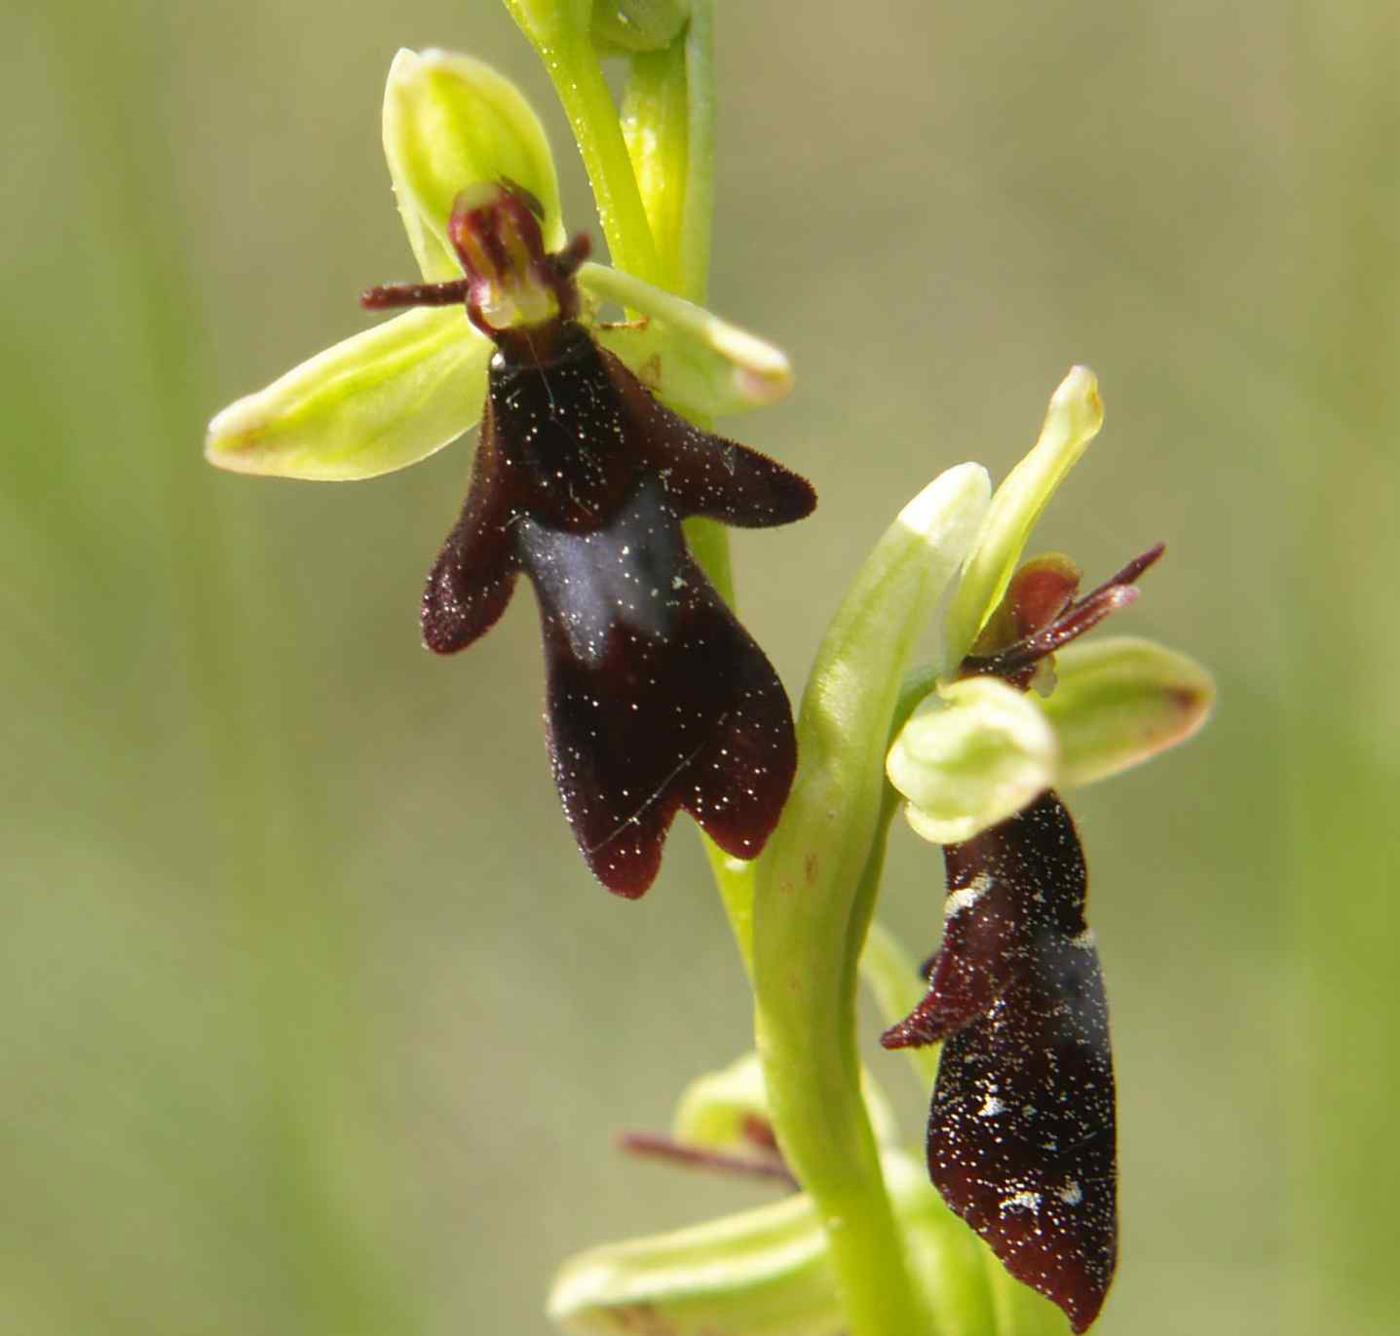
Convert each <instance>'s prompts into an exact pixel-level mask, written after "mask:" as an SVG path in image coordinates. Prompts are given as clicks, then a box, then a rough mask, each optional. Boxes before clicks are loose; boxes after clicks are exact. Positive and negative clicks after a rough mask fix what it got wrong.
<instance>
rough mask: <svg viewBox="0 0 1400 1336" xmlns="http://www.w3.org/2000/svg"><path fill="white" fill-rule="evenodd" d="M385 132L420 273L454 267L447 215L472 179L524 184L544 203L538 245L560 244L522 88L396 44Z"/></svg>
mask: <svg viewBox="0 0 1400 1336" xmlns="http://www.w3.org/2000/svg"><path fill="white" fill-rule="evenodd" d="M383 132H384V156H385V158H387V159H388V163H389V175H390V176H391V177H392V179H393V182H394V196H395V199H396V200H397V202H398V206H399V214H400V216H401V217H402V218H403V225H404V230H405V231H406V232H407V233H408V240H409V244H410V245H411V246H412V247H413V253H414V255H415V256H416V257H417V260H418V266H419V268H420V269H421V270H422V272H423V276H424V277H425V278H427V279H429V280H431V281H434V282H437V281H440V280H443V279H451V278H459V277H461V273H462V268H461V265H460V264H459V263H458V261H457V257H456V255H455V254H454V253H453V251H452V248H451V246H450V245H449V244H448V240H447V222H448V219H449V217H450V216H451V213H452V204H453V201H454V200H455V199H456V197H457V195H458V193H459V192H460V191H461V190H463V189H465V188H466V187H467V186H470V185H474V184H477V183H478V182H483V181H490V182H495V181H500V180H503V179H504V180H510V181H513V182H515V184H517V185H520V186H524V187H525V189H526V190H528V191H529V192H530V193H531V194H532V195H534V197H535V198H536V199H537V200H538V201H539V203H540V204H541V206H542V207H543V209H544V219H543V222H542V230H543V233H544V241H545V245H546V247H548V248H549V249H550V250H557V249H558V248H559V247H560V246H562V245H563V244H564V239H565V238H564V222H563V219H562V217H561V216H560V212H559V181H558V177H557V175H556V173H555V170H554V158H553V155H552V154H551V153H550V150H549V141H548V140H547V139H546V138H545V133H544V127H543V126H542V125H541V124H540V120H539V117H538V116H536V115H535V112H534V108H532V107H531V106H530V103H529V102H528V101H527V100H526V98H525V95H524V94H523V93H521V91H520V90H519V89H518V88H517V87H516V86H515V85H514V84H513V83H511V81H510V80H509V79H507V78H505V76H504V75H502V74H499V73H498V72H497V71H496V70H494V69H492V68H491V66H489V65H487V64H485V63H484V62H483V61H480V60H476V59H474V58H473V57H471V56H463V55H457V54H455V53H453V52H449V51H424V52H422V53H419V52H416V51H409V50H402V51H400V52H399V53H398V54H397V55H396V56H395V57H394V60H393V63H392V64H391V65H390V66H389V78H388V81H387V82H386V84H385V87H384V119H383Z"/></svg>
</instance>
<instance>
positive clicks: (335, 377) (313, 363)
mask: <svg viewBox="0 0 1400 1336" xmlns="http://www.w3.org/2000/svg"><path fill="white" fill-rule="evenodd" d="M492 351H493V349H492V346H491V344H490V343H489V342H488V341H487V340H486V339H485V338H483V337H482V336H481V335H480V334H478V333H477V332H476V330H475V329H473V328H472V326H471V324H470V323H469V322H468V320H467V318H466V316H465V315H464V314H463V312H462V311H461V310H460V309H457V308H452V309H448V310H422V311H408V312H406V313H405V314H403V315H400V316H396V317H395V318H394V319H392V320H387V321H385V322H384V323H383V324H380V325H376V326H374V328H372V329H367V330H365V331H364V332H363V333H361V334H356V335H354V336H353V337H351V338H348V339H345V340H344V341H343V342H341V343H337V344H336V345H335V346H334V347H331V348H327V349H326V350H325V351H324V352H322V353H318V354H317V355H316V356H315V357H313V358H311V360H310V361H307V362H303V363H302V364H301V365H300V366H298V367H295V368H293V369H292V370H291V371H289V372H287V374H286V375H284V376H282V377H280V378H279V379H278V380H275V381H273V382H272V384H271V385H269V386H267V387H266V388H265V389H262V390H259V391H257V392H256V393H255V394H250V395H247V396H246V397H245V398H242V399H239V400H237V401H236V402H234V403H232V404H230V405H229V406H228V407H227V408H225V409H224V410H223V411H222V412H221V413H219V414H218V416H217V417H215V418H214V420H213V421H212V422H211V423H210V424H209V431H208V435H207V436H206V438H205V446H204V451H205V455H206V457H207V458H208V459H209V461H210V463H213V464H217V465H218V466H219V467H220V468H224V469H231V470H233V471H234V472H236V473H257V474H267V475H271V476H274V477H281V478H303V479H310V480H313V481H318V482H348V481H352V480H354V479H359V478H374V477H378V476H379V475H380V474H382V473H392V472H393V471H394V470H395V469H401V468H404V467H406V466H407V465H409V464H413V463H416V462H417V461H418V460H420V459H423V458H425V457H426V456H428V455H430V454H432V453H433V452H434V451H435V450H439V449H441V448H442V447H443V446H444V445H447V444H448V442H450V441H452V440H454V439H455V438H456V437H458V436H460V435H461V434H462V433H463V432H465V431H467V430H468V429H469V428H471V427H473V426H475V424H476V422H477V421H478V419H479V418H480V417H481V411H482V405H483V404H484V402H485V398H486V368H487V364H488V363H489V361H490V360H491V354H492Z"/></svg>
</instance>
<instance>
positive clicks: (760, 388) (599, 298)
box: [578, 263, 793, 417]
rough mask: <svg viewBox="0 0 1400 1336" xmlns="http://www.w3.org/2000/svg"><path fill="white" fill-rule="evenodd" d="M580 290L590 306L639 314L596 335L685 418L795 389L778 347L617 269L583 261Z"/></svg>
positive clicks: (758, 403) (717, 413)
mask: <svg viewBox="0 0 1400 1336" xmlns="http://www.w3.org/2000/svg"><path fill="white" fill-rule="evenodd" d="M578 281H579V286H580V288H582V289H583V292H584V294H585V295H586V296H587V297H588V298H590V299H591V300H592V301H593V302H594V303H595V304H601V303H610V304H612V305H616V306H621V307H624V308H626V309H627V310H630V311H633V312H636V313H637V314H639V315H640V316H641V319H639V320H634V321H631V322H628V323H626V324H599V325H597V326H595V327H594V330H593V334H594V337H595V338H596V339H597V340H598V342H599V343H601V344H602V345H603V347H605V348H606V349H607V350H608V351H609V352H611V353H612V354H614V355H615V356H616V357H617V358H618V359H619V360H620V361H621V362H622V363H623V364H624V365H625V366H626V367H627V368H628V370H630V371H631V372H632V373H633V375H635V376H636V377H637V378H638V379H639V380H640V381H641V382H642V384H643V385H645V386H646V387H647V388H648V389H649V390H650V391H651V392H652V393H653V394H654V395H656V397H657V398H658V399H660V400H662V402H664V403H666V404H668V405H669V406H670V407H672V408H674V409H676V411H677V412H680V413H683V414H686V415H687V416H700V417H721V416H723V415H725V414H727V413H739V412H743V411H744V410H746V409H750V408H761V407H763V406H765V405H767V404H772V403H776V402H777V401H778V400H780V399H782V398H783V397H784V396H786V395H787V393H788V392H789V391H790V390H791V389H792V383H793V376H792V364H791V363H790V362H789V361H788V359H787V356H786V354H784V353H783V351H782V350H781V349H780V348H776V347H774V345H773V344H771V343H768V342H767V341H766V340H764V339H761V338H759V337H758V336H757V335H755V334H750V333H749V332H748V331H747V330H744V329H740V328H739V327H738V326H737V325H731V324H730V323H729V322H728V321H727V320H722V319H720V317H719V316H717V315H715V314H713V313H712V312H710V311H707V310H706V309H705V308H704V307H703V306H696V305H695V304H694V303H693V302H688V301H685V300H684V299H683V298H681V297H677V296H675V295H674V294H673V293H670V292H666V291H664V290H663V289H661V288H658V287H655V286H653V285H652V284H650V283H645V282H643V281H642V280H641V279H639V278H635V277H633V275H631V274H627V273H624V272H623V271H622V270H620V269H612V268H610V267H608V266H607V265H602V264H592V263H590V264H585V265H584V266H582V268H580V270H579V273H578Z"/></svg>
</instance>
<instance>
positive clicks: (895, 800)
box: [856, 668, 939, 1089]
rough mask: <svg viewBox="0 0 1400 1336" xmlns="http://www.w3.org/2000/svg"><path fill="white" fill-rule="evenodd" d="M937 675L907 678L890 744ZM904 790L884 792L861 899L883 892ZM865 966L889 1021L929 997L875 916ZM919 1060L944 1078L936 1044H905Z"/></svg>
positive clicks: (930, 1075)
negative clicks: (892, 827) (893, 828)
mask: <svg viewBox="0 0 1400 1336" xmlns="http://www.w3.org/2000/svg"><path fill="white" fill-rule="evenodd" d="M936 681H937V675H936V673H935V672H934V671H933V669H931V668H919V669H915V671H914V672H912V673H910V674H909V676H908V677H907V678H906V679H905V683H904V689H903V690H902V691H901V692H900V697H899V703H898V705H897V706H896V707H895V712H894V717H893V719H891V721H890V731H889V737H888V740H887V743H886V752H888V750H889V744H890V743H893V741H894V739H895V737H896V736H897V735H898V733H899V731H900V729H902V728H903V727H904V725H905V724H906V723H907V722H908V720H909V716H910V715H911V714H913V712H914V710H915V708H916V707H917V706H918V704H919V702H920V701H921V700H923V699H924V697H925V696H927V695H928V694H929V692H930V691H932V690H933V688H934V685H935V683H936ZM899 804H900V796H899V794H898V792H896V790H895V787H894V785H893V784H891V783H890V782H889V781H888V780H886V781H885V787H884V791H883V792H882V794H881V797H880V810H879V813H878V814H877V816H876V818H875V833H874V835H873V836H872V837H871V841H870V850H869V852H868V853H867V854H866V858H865V867H864V869H863V870H862V871H861V874H860V881H861V884H860V889H859V890H858V891H857V892H856V898H857V900H861V901H870V902H871V903H873V902H874V901H875V899H876V897H877V896H878V895H879V889H880V883H881V881H882V880H883V878H884V875H885V851H886V850H887V849H888V848H889V842H890V823H891V822H892V821H893V820H894V816H895V813H896V812H898V811H899ZM860 972H861V975H862V976H863V977H864V979H865V986H866V987H867V988H869V989H870V991H871V993H873V994H874V997H875V1005H876V1006H877V1007H878V1008H879V1010H880V1014H881V1015H882V1016H883V1017H884V1020H885V1024H886V1025H893V1024H894V1023H895V1022H896V1021H899V1020H902V1019H903V1018H904V1017H905V1016H907V1015H908V1014H909V1013H910V1012H911V1011H913V1010H914V1008H915V1007H916V1006H918V1005H919V1003H920V1002H922V1001H923V998H924V993H925V991H926V990H925V988H924V986H923V984H922V983H921V982H920V979H919V974H918V970H917V969H916V968H915V965H914V962H913V961H912V960H911V959H910V958H909V955H908V953H907V952H906V951H905V950H904V948H903V947H902V946H901V945H900V944H899V942H898V940H897V939H896V938H895V937H894V935H893V934H892V933H891V932H889V931H888V930H887V929H885V928H884V927H882V926H881V925H880V924H879V923H874V922H872V923H871V924H870V930H869V932H868V933H867V935H866V939H865V951H864V953H863V954H862V955H861V958H860ZM904 1052H905V1054H906V1055H907V1056H908V1058H909V1060H910V1061H911V1062H912V1063H913V1064H914V1070H915V1071H916V1072H917V1073H918V1075H919V1079H920V1080H921V1081H923V1082H924V1083H925V1084H926V1085H928V1087H929V1088H930V1089H932V1088H933V1083H934V1081H935V1080H937V1078H938V1054H939V1049H938V1047H936V1046H930V1047H928V1048H907V1049H905V1050H904Z"/></svg>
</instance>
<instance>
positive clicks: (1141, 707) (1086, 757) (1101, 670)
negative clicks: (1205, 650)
mask: <svg viewBox="0 0 1400 1336" xmlns="http://www.w3.org/2000/svg"><path fill="white" fill-rule="evenodd" d="M1055 676H1056V686H1055V690H1054V691H1053V692H1052V693H1051V695H1050V696H1049V698H1048V699H1047V700H1045V701H1044V702H1042V708H1043V709H1044V711H1045V714H1046V717H1047V718H1048V719H1049V721H1050V723H1051V724H1052V725H1053V727H1054V729H1055V733H1056V736H1057V737H1058V738H1059V744H1060V777H1059V779H1058V780H1057V781H1056V782H1057V783H1058V784H1061V785H1064V786H1070V785H1074V784H1089V783H1092V782H1093V781H1094V780H1096V779H1105V778H1107V777H1108V776H1109V775H1116V774H1117V773H1118V772H1119V771H1121V770H1127V769H1129V768H1131V767H1132V766H1135V765H1140V764H1141V763H1142V762H1143V761H1147V760H1150V759H1151V758H1152V757H1154V756H1156V755H1157V754H1158V752H1162V751H1166V750H1167V749H1168V748H1169V747H1174V746H1176V745H1177V743H1179V742H1185V741H1186V739H1187V738H1189V737H1190V736H1191V735H1192V734H1193V733H1195V732H1196V730H1197V729H1199V728H1200V727H1201V725H1202V724H1203V723H1205V721H1206V717H1207V715H1209V713H1210V709H1211V705H1212V703H1213V702H1214V699H1215V683H1214V682H1213V681H1212V680H1211V676H1210V674H1209V673H1207V672H1206V670H1205V669H1204V668H1202V667H1201V666H1200V664H1198V663H1197V662H1196V661H1195V660H1194V659H1190V658H1188V657H1187V656H1186V655H1184V654H1177V653H1175V652H1174V651H1172V650H1169V649H1166V648H1164V647H1163V646H1161V645H1157V644H1154V643H1153V642H1152V641H1150V640H1139V639H1137V638H1136V637H1134V636H1106V637H1104V638H1102V639H1100V640H1090V641H1081V642H1079V643H1078V644H1074V645H1069V646H1066V647H1065V648H1064V649H1062V650H1061V651H1060V652H1059V654H1058V655H1057V656H1056V660H1055Z"/></svg>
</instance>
